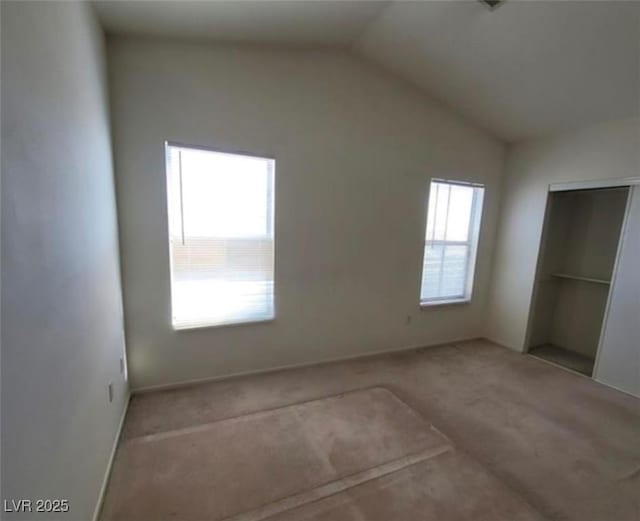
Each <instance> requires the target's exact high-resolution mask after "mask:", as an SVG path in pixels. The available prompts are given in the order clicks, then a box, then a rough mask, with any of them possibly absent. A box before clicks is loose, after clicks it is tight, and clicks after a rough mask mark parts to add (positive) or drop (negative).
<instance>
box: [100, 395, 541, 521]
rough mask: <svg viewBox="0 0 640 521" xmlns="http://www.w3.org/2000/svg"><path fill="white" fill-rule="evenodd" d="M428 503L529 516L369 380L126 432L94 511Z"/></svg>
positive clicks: (295, 513) (488, 514)
mask: <svg viewBox="0 0 640 521" xmlns="http://www.w3.org/2000/svg"><path fill="white" fill-rule="evenodd" d="M458 494H459V495H460V496H461V497H460V498H457V499H456V496H457V495H458ZM399 499H401V501H399ZM427 512H431V513H432V514H434V515H435V514H438V513H440V514H442V513H444V512H446V513H447V518H450V519H487V520H489V519H492V520H498V519H503V520H505V521H507V520H509V521H515V520H523V521H524V520H531V521H533V520H535V519H540V517H539V516H537V514H536V513H535V511H534V509H533V508H531V507H530V506H529V505H527V504H526V502H525V501H524V500H522V498H520V497H518V496H517V494H515V493H513V492H512V491H510V490H508V489H507V488H506V487H504V486H502V485H501V484H500V483H499V482H498V480H496V479H495V478H492V477H490V476H489V475H488V474H487V473H486V472H485V471H484V470H483V469H482V468H480V467H479V466H477V465H474V464H473V463H472V462H471V461H469V460H468V458H465V457H464V456H462V455H459V454H456V453H455V449H454V447H453V445H452V444H451V443H450V442H449V441H448V440H447V438H446V437H444V436H443V435H442V434H441V433H439V432H438V431H437V430H436V429H435V428H434V427H433V426H431V425H430V424H429V423H427V422H426V421H425V420H424V419H422V418H421V417H420V416H419V415H418V414H416V413H415V411H413V410H412V409H411V408H410V407H408V406H407V405H406V404H404V403H403V402H402V401H400V400H399V399H398V398H397V397H396V396H395V395H394V394H393V393H391V392H390V391H388V390H387V389H384V388H381V387H375V388H370V389H365V390H360V391H353V392H349V393H346V394H342V395H338V396H334V397H328V398H324V399H319V400H313V401H309V402H305V403H301V404H296V405H291V406H287V407H281V408H277V409H273V410H269V411H264V412H257V413H253V414H248V415H243V416H240V417H237V418H231V419H225V420H220V421H217V422H213V423H210V424H205V425H199V426H195V427H188V428H184V429H177V430H173V431H169V432H163V433H158V434H149V435H146V436H141V437H137V438H133V439H130V440H128V441H126V442H125V443H124V444H123V446H122V447H121V450H120V454H119V458H118V460H117V462H116V465H115V467H114V469H113V474H112V478H111V484H110V488H109V494H108V497H107V500H106V503H105V509H104V519H105V520H109V521H120V520H122V521H125V520H126V521H133V520H156V521H160V520H165V519H166V520H169V519H180V520H193V521H196V520H202V519H207V520H210V521H218V520H225V521H263V520H267V519H270V520H285V519H292V520H293V519H322V518H323V517H326V516H329V517H330V518H331V519H357V520H362V521H363V520H372V521H373V520H383V519H418V518H420V519H422V518H423V516H424V515H425V514H426V513H427ZM389 516H391V517H389Z"/></svg>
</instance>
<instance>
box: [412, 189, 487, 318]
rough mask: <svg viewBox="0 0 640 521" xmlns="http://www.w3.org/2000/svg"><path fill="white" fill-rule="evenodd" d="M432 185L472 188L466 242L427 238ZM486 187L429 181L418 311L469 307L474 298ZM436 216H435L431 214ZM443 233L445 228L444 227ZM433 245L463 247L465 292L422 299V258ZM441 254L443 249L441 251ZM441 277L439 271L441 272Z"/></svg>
mask: <svg viewBox="0 0 640 521" xmlns="http://www.w3.org/2000/svg"><path fill="white" fill-rule="evenodd" d="M434 183H440V184H445V185H449V186H464V187H467V188H473V198H472V202H471V210H470V217H469V219H470V222H469V231H468V234H467V240H466V241H447V240H446V239H435V240H434V239H431V240H429V239H427V238H426V234H427V229H428V226H429V199H430V197H431V189H432V188H433V184H434ZM485 191H486V186H485V185H483V184H480V183H474V182H470V181H458V180H451V179H441V178H432V179H431V180H430V182H429V189H428V191H427V197H426V200H427V204H426V206H425V208H426V218H425V220H424V223H425V227H424V229H423V230H424V232H423V234H422V236H423V237H424V240H423V247H422V268H421V273H420V286H419V289H420V292H419V303H420V307H421V308H431V307H434V306H448V305H456V304H469V303H471V300H472V298H473V284H474V280H475V271H476V264H477V253H478V244H479V243H480V228H481V224H482V213H483V209H484V197H485ZM434 215H435V214H434ZM445 234H446V228H445ZM433 245H442V246H466V247H467V253H466V259H465V283H464V291H463V292H462V294H460V295H446V296H438V297H430V298H423V297H422V285H423V283H424V256H425V254H426V250H427V247H428V246H433ZM443 255H444V248H443ZM441 275H442V272H441Z"/></svg>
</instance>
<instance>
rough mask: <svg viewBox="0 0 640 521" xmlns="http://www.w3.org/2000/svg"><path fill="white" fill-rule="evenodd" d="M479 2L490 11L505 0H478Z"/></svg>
mask: <svg viewBox="0 0 640 521" xmlns="http://www.w3.org/2000/svg"><path fill="white" fill-rule="evenodd" d="M478 1H479V2H480V3H481V4H484V5H485V6H487V7H488V8H489V9H490V10H491V11H493V10H494V9H497V8H498V7H500V6H501V5H502V4H504V2H505V0H478Z"/></svg>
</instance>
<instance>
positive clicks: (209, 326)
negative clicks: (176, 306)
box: [171, 317, 275, 333]
mask: <svg viewBox="0 0 640 521" xmlns="http://www.w3.org/2000/svg"><path fill="white" fill-rule="evenodd" d="M274 321H275V317H269V318H261V319H257V320H247V321H242V322H222V323H220V324H202V325H197V326H175V325H173V324H172V325H171V329H172V330H173V331H175V332H176V333H184V332H189V331H199V330H201V329H219V328H222V327H236V326H251V325H253V324H265V323H267V322H274Z"/></svg>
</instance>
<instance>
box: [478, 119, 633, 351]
mask: <svg viewBox="0 0 640 521" xmlns="http://www.w3.org/2000/svg"><path fill="white" fill-rule="evenodd" d="M638 175H640V120H639V119H638V118H630V119H625V120H620V121H614V122H610V123H607V124H603V125H599V126H596V127H590V128H586V129H582V130H579V131H576V132H573V133H568V134H563V135H559V136H553V137H549V138H546V139H538V140H532V141H527V142H523V143H521V144H517V145H513V146H512V147H510V149H509V152H508V154H507V162H506V168H505V178H504V186H503V187H502V203H501V212H500V220H499V222H500V227H499V230H498V241H497V245H496V252H495V261H494V267H493V277H492V286H491V295H490V298H489V309H488V315H487V317H488V319H487V325H486V329H485V334H486V336H487V337H488V338H490V339H491V340H494V341H496V342H498V343H500V344H503V345H505V346H508V347H510V348H512V349H516V350H522V349H523V347H524V343H525V335H526V328H527V321H528V317H529V308H530V305H531V295H532V291H533V285H534V277H535V270H536V262H537V257H538V249H539V245H540V239H541V234H542V225H543V218H544V211H545V205H546V200H547V191H548V188H549V184H551V183H559V182H571V181H585V180H597V179H615V178H624V177H634V176H638Z"/></svg>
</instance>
